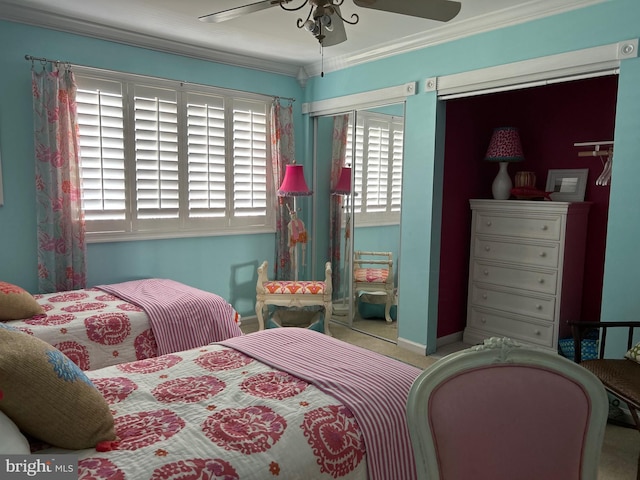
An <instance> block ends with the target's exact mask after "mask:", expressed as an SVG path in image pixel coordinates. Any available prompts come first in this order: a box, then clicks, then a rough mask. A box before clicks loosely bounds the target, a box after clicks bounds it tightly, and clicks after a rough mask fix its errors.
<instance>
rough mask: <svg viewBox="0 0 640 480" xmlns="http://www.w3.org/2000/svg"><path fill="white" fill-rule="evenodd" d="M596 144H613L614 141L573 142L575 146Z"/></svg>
mask: <svg viewBox="0 0 640 480" xmlns="http://www.w3.org/2000/svg"><path fill="white" fill-rule="evenodd" d="M596 145H613V141H612V140H605V141H603V142H578V143H574V144H573V146H574V147H593V146H596Z"/></svg>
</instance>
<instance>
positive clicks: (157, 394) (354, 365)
mask: <svg viewBox="0 0 640 480" xmlns="http://www.w3.org/2000/svg"><path fill="white" fill-rule="evenodd" d="M4 332H5V330H3V329H1V328H0V334H2V333H4ZM23 337H24V335H23ZM1 342H2V338H1V337H0V344H1ZM0 371H1V365H0ZM420 372H421V370H420V369H418V368H415V367H413V366H410V365H408V364H405V363H402V362H399V361H397V360H395V359H391V358H388V357H385V356H382V355H380V354H377V353H375V352H371V351H369V350H365V349H363V348H360V347H357V346H353V345H349V344H347V343H345V342H342V341H340V340H338V339H335V338H332V337H329V336H326V335H323V334H322V333H319V332H315V331H313V330H308V329H302V328H294V327H291V328H279V329H269V330H262V331H258V332H255V333H251V334H247V335H244V336H240V337H235V338H231V339H228V340H225V341H223V342H218V343H215V344H211V345H207V346H203V347H199V348H195V349H191V350H188V351H184V352H177V353H171V354H167V355H163V356H159V357H156V358H149V359H145V360H139V361H135V362H130V363H125V364H120V365H115V366H110V367H106V368H103V369H100V370H95V371H90V372H83V373H84V374H86V376H87V377H88V378H90V379H91V382H92V383H93V385H95V387H96V388H97V390H98V391H99V392H100V394H101V396H102V397H103V398H104V399H106V402H107V404H108V409H109V412H110V413H111V414H112V415H113V419H114V425H115V434H116V435H117V439H116V441H108V442H101V443H99V444H98V445H97V448H89V449H81V450H73V451H71V450H65V449H60V448H52V447H48V446H47V445H46V444H39V443H38V442H35V443H33V442H32V450H33V453H34V454H37V455H42V456H44V458H45V459H47V458H52V459H53V458H54V457H55V458H60V457H61V456H60V455H59V454H60V453H67V454H70V453H72V454H75V455H78V478H79V479H81V480H88V479H96V480H97V479H110V480H122V479H136V480H137V479H178V478H180V479H184V478H200V479H214V478H215V479H222V478H224V479H242V480H251V479H256V480H262V479H266V478H284V479H294V478H295V479H298V478H299V479H323V478H326V479H331V478H334V479H335V478H340V479H371V480H382V479H403V480H411V479H414V478H415V477H416V472H415V465H414V462H413V451H412V448H411V443H410V438H409V433H408V428H407V424H406V414H405V403H406V399H407V395H408V392H409V389H410V387H411V385H412V383H413V381H414V379H415V378H416V377H417V376H418V375H419V374H420ZM0 381H1V377H0ZM0 387H2V385H0ZM2 405H3V402H2V401H0V408H1V407H2ZM47 408H55V405H51V402H49V403H48V404H47ZM53 413H54V412H48V413H47V415H48V417H47V418H53V417H55V418H59V417H60V416H64V414H65V413H64V412H62V413H60V412H55V415H53ZM56 455H57V457H56Z"/></svg>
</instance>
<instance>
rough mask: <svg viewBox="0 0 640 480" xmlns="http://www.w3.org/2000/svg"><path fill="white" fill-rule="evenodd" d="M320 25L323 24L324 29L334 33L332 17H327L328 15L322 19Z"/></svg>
mask: <svg viewBox="0 0 640 480" xmlns="http://www.w3.org/2000/svg"><path fill="white" fill-rule="evenodd" d="M320 23H321V24H322V27H323V28H325V29H326V30H328V31H330V32H331V31H333V22H332V21H331V16H330V15H327V14H326V13H325V14H324V15H323V16H322V17H320Z"/></svg>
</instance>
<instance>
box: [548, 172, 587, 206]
mask: <svg viewBox="0 0 640 480" xmlns="http://www.w3.org/2000/svg"><path fill="white" fill-rule="evenodd" d="M588 175H589V169H588V168H577V169H574V170H549V172H548V173H547V187H546V191H547V192H551V199H552V200H555V201H557V202H583V201H584V191H585V189H586V188H587V176H588Z"/></svg>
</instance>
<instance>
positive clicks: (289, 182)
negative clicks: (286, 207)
mask: <svg viewBox="0 0 640 480" xmlns="http://www.w3.org/2000/svg"><path fill="white" fill-rule="evenodd" d="M312 194H313V192H312V191H310V190H309V187H307V182H305V180H304V172H303V171H302V165H296V164H290V165H287V168H286V170H285V172H284V179H283V180H282V185H280V188H279V189H278V196H280V197H305V196H309V195H312Z"/></svg>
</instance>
